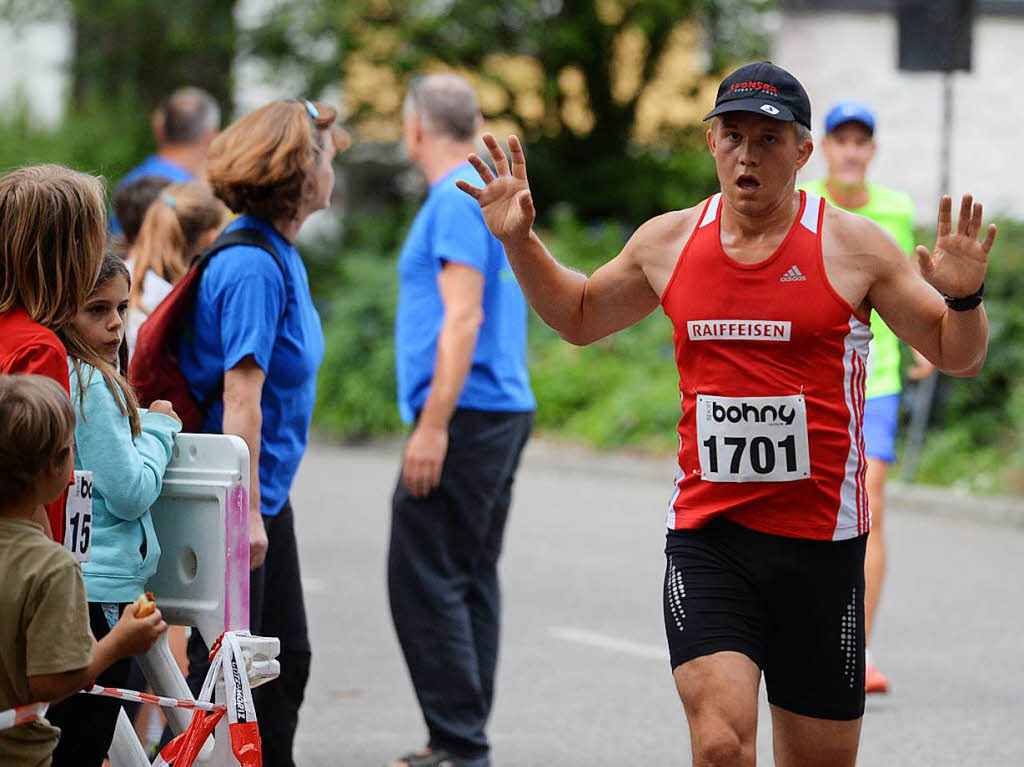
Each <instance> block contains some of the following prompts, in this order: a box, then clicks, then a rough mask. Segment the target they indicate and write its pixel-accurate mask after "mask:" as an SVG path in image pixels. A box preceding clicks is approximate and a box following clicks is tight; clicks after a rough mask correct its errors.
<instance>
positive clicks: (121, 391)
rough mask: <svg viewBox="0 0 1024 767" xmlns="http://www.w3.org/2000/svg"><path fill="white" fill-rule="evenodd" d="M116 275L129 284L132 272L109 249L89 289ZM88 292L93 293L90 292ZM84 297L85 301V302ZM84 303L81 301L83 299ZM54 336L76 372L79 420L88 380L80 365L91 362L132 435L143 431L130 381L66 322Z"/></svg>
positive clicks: (121, 354) (121, 352)
mask: <svg viewBox="0 0 1024 767" xmlns="http://www.w3.org/2000/svg"><path fill="white" fill-rule="evenodd" d="M117 277H124V278H125V280H127V281H128V284H129V285H131V284H132V278H131V275H130V274H128V267H127V266H125V263H124V261H122V260H121V258H120V257H119V256H116V255H114V253H112V252H110V251H108V252H107V253H106V254H104V256H103V262H102V264H101V266H100V274H99V277H97V278H96V286H95V287H94V288H93V290H92V292H93V293H95V292H96V291H97V290H100V289H101V288H102V287H103V286H104V285H106V284H107V283H109V282H110V281H111V280H113V279H115V278H117ZM90 295H92V294H91V293H90ZM88 300H89V299H88V297H86V301H88ZM83 303H84V302H83ZM57 336H58V337H59V338H60V340H61V341H62V342H63V343H64V347H65V348H66V349H67V350H68V356H69V357H71V362H72V365H73V367H74V371H75V373H74V374H75V375H76V376H77V377H78V410H79V413H80V414H81V416H82V422H83V423H84V422H85V409H84V402H85V395H86V394H87V393H88V391H89V384H90V383H91V376H90V380H88V381H87V380H85V377H84V376H83V375H82V364H83V363H85V364H87V365H92V366H93V367H94V368H96V370H98V371H99V372H100V375H102V376H103V380H104V382H105V383H106V384H107V388H108V389H110V392H111V394H113V395H114V401H115V402H117V406H118V408H120V410H121V412H122V413H123V414H124V415H126V416H128V422H129V423H130V424H131V427H132V436H133V437H137V436H139V434H140V433H141V432H142V425H141V422H140V420H139V400H138V398H137V397H136V396H135V391H134V390H133V389H132V387H131V384H129V383H128V381H127V380H126V379H125V377H124V375H122V373H121V372H120V371H119V370H118V369H117V368H115V367H114V366H113V365H111V364H110V363H109V362H107V361H106V360H105V359H103V358H102V357H101V356H100V355H99V354H97V353H96V351H95V350H94V349H92V348H91V347H90V346H89V345H88V344H87V343H86V342H85V339H84V338H82V334H81V333H79V332H78V330H77V329H76V328H75V326H74V325H73V324H72V323H71V322H68V323H67V324H66V325H64V326H62V327H61V328H60V329H59V330H58V331H57ZM125 350H126V346H125V342H124V341H123V340H122V341H121V348H120V349H118V356H119V358H120V360H121V367H122V369H123V367H124V363H125V359H126V354H125Z"/></svg>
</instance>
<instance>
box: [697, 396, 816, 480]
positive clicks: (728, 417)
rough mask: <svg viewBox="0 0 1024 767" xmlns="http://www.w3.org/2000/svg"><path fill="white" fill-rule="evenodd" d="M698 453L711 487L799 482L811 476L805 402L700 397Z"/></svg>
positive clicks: (796, 399)
mask: <svg viewBox="0 0 1024 767" xmlns="http://www.w3.org/2000/svg"><path fill="white" fill-rule="evenodd" d="M697 451H698V455H699V457H700V471H701V479H703V480H706V481H708V482H794V481H796V480H800V479H807V478H808V477H809V476H811V457H810V450H809V449H808V447H807V403H806V402H805V401H804V398H803V396H801V395H793V396H789V397H712V396H709V395H706V394H698V395H697Z"/></svg>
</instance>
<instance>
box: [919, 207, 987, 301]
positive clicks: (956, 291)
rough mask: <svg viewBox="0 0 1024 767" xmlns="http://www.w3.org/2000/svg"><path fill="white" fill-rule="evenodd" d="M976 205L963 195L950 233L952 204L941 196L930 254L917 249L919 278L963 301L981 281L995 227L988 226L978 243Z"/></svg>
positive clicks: (978, 232) (920, 246)
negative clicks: (936, 227)
mask: <svg viewBox="0 0 1024 767" xmlns="http://www.w3.org/2000/svg"><path fill="white" fill-rule="evenodd" d="M981 216H982V207H981V203H980V202H974V198H973V197H972V196H971V195H969V194H965V195H964V197H963V200H962V201H961V203H960V219H959V221H957V225H956V231H953V201H952V199H950V197H949V195H945V196H943V198H942V201H941V202H940V203H939V223H938V229H937V231H936V236H935V247H934V248H933V249H932V251H931V252H929V251H928V248H926V247H925V246H924V245H918V246H917V258H918V262H919V263H920V264H921V276H922V277H924V278H925V279H926V280H927V281H928V282H929V283H930V284H931V285H932V287H934V288H935V289H936V290H938V291H939V292H940V293H942V294H943V295H946V296H952V297H953V298H963V297H965V296H970V295H973V294H974V293H977V292H978V290H979V289H980V288H981V284H982V283H983V282H984V281H985V272H986V270H987V269H988V254H989V251H991V250H992V243H994V242H995V240H996V225H995V224H989V226H988V230H987V231H986V233H985V239H984V240H983V241H981V242H979V241H978V235H979V234H980V233H981V226H982V217H981Z"/></svg>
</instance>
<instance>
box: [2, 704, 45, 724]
mask: <svg viewBox="0 0 1024 767" xmlns="http://www.w3.org/2000/svg"><path fill="white" fill-rule="evenodd" d="M49 707H50V704H49V703H29V704H28V705H27V706H18V707H17V708H12V709H8V710H7V711H0V730H9V729H11V728H12V727H18V726H20V725H23V724H28V723H29V722H38V721H39V720H40V719H42V718H43V717H44V716H46V709H48V708H49Z"/></svg>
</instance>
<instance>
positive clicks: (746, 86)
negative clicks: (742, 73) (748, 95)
mask: <svg viewBox="0 0 1024 767" xmlns="http://www.w3.org/2000/svg"><path fill="white" fill-rule="evenodd" d="M732 91H761V92H762V93H767V94H769V95H772V96H778V95H779V89H778V88H776V87H775V86H774V85H772V84H771V83H763V82H761V81H760V80H748V81H746V82H743V83H733V84H732V85H730V86H729V92H730V93H731V92H732Z"/></svg>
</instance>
